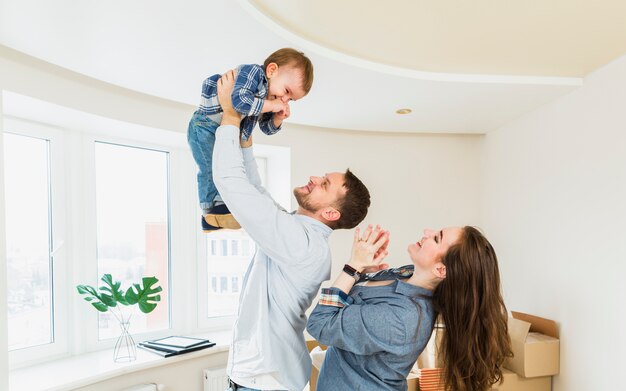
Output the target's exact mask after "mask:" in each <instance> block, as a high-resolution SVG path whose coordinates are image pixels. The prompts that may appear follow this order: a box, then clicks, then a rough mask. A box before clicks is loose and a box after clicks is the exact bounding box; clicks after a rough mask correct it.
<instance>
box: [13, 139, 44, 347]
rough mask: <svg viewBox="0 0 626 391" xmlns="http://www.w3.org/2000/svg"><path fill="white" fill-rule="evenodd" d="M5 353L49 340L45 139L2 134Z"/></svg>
mask: <svg viewBox="0 0 626 391" xmlns="http://www.w3.org/2000/svg"><path fill="white" fill-rule="evenodd" d="M4 168H5V170H4V176H5V202H6V208H5V210H6V243H7V284H8V292H7V305H8V332H9V335H8V344H9V350H15V349H20V348H28V347H33V346H37V345H42V344H49V343H51V342H53V339H54V334H53V324H54V311H53V305H54V304H53V298H54V295H53V292H52V286H53V275H52V254H51V249H52V229H51V228H52V223H51V214H52V213H51V212H52V211H51V201H52V200H51V194H50V159H49V141H48V140H45V139H41V138H34V137H27V136H22V135H17V134H11V133H5V135H4Z"/></svg>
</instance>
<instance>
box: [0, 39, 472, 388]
mask: <svg viewBox="0 0 626 391" xmlns="http://www.w3.org/2000/svg"><path fill="white" fill-rule="evenodd" d="M0 69H3V72H2V73H0V90H8V91H12V92H16V93H19V94H22V95H26V96H30V97H33V98H36V99H40V100H44V101H47V102H51V103H55V104H58V105H62V106H65V107H69V108H72V109H77V110H81V111H84V112H88V113H92V114H97V115H101V116H105V117H109V118H113V119H118V120H122V121H127V122H132V123H137V124H141V125H146V126H150V127H153V128H162V129H166V130H173V131H181V132H183V131H186V128H187V122H188V120H189V117H190V116H191V113H192V112H193V110H194V107H190V106H186V105H181V104H178V103H173V102H169V101H166V100H163V99H156V98H153V97H150V96H147V95H143V94H138V93H135V92H132V91H127V90H124V89H122V88H119V87H115V86H111V85H108V84H106V83H102V82H99V81H97V80H93V79H89V78H87V77H84V76H81V75H77V74H74V73H72V72H70V71H67V70H65V69H62V68H59V67H56V66H53V65H50V64H47V63H45V62H42V61H39V60H37V59H34V58H31V57H28V56H25V55H23V54H21V53H18V52H15V51H13V50H10V49H7V48H4V47H2V46H0ZM199 83H201V80H200V81H199ZM199 86H200V84H198V88H199ZM299 104H306V100H303V101H302V103H299ZM320 115H323V113H320ZM41 120H42V121H43V122H45V118H41ZM255 141H256V142H257V143H263V144H270V145H282V146H289V147H290V148H291V161H292V170H291V176H292V177H291V180H292V184H293V185H294V186H296V185H303V184H306V183H307V182H308V177H309V175H323V174H324V173H326V172H332V171H344V170H345V169H346V168H348V167H350V168H351V169H352V170H353V172H354V173H355V174H356V175H357V176H359V177H360V178H362V179H363V180H364V182H365V183H366V184H367V186H368V187H369V189H370V191H371V193H372V208H371V209H370V214H369V216H368V218H367V220H366V222H371V223H381V224H383V225H384V226H385V227H386V228H387V229H390V230H391V231H392V239H391V240H392V241H391V246H390V254H391V255H390V257H389V262H390V263H391V264H392V265H402V264H405V263H408V257H407V255H406V246H407V245H408V244H409V243H412V242H414V241H416V240H418V239H419V238H420V237H421V230H422V229H423V228H425V227H433V228H437V227H440V226H444V225H461V224H479V221H478V218H479V215H480V213H479V166H480V158H479V150H480V146H481V143H482V137H481V136H459V135H410V134H378V133H364V132H346V131H340V130H324V129H316V128H310V127H304V126H297V125H286V126H285V129H284V130H283V131H282V132H280V133H279V134H277V135H275V136H272V137H268V136H265V135H263V134H262V133H261V132H257V133H256V134H255ZM1 160H2V150H1V149H0V161H1ZM0 188H1V184H0ZM0 201H2V199H0ZM0 210H1V209H0ZM0 217H2V216H0ZM3 223H4V220H3V219H2V221H1V222H0V224H3ZM351 240H352V231H338V232H336V233H335V234H333V235H332V236H331V249H332V252H333V257H334V267H333V278H334V277H335V276H336V275H337V273H339V271H340V270H341V267H342V266H343V264H344V263H345V262H346V261H347V257H348V256H349V254H350V245H351ZM1 245H2V242H0V250H3V249H2V247H1ZM2 254H3V255H2V257H4V251H2ZM0 261H1V263H0V270H2V272H0V273H2V274H0V276H3V275H4V273H5V272H4V270H5V269H6V266H5V260H4V259H3V258H0ZM0 284H2V282H1V280H0ZM0 288H2V286H1V285H0ZM5 314H6V311H0V317H1V318H0V320H1V319H5V318H6V315H5ZM0 331H1V330H0ZM3 343H4V344H5V346H6V331H5V332H3V333H2V335H1V336H0V349H2V344H3ZM4 351H6V347H5V348H4V349H3V350H2V352H4ZM2 354H3V355H4V353H2ZM0 357H3V356H2V355H0ZM5 361H6V360H5ZM0 364H2V369H1V370H2V371H6V362H2V361H0ZM164 371H165V372H164V373H162V375H163V376H165V377H167V378H169V379H176V377H175V370H174V369H168V370H164ZM142 376H143V375H142ZM2 378H3V379H5V378H6V377H4V376H3V377H2ZM128 380H129V384H128V385H132V384H131V383H134V382H136V381H137V380H139V378H135V377H133V378H130V377H129V379H128ZM122 382H124V380H122ZM119 385H120V383H119V382H117V381H115V386H116V387H118V386H119ZM176 386H180V385H179V384H177V385H176ZM98 387H99V386H94V388H93V390H94V391H95V390H97V389H101V388H98ZM90 389H91V388H90ZM181 389H185V388H184V387H183V388H181Z"/></svg>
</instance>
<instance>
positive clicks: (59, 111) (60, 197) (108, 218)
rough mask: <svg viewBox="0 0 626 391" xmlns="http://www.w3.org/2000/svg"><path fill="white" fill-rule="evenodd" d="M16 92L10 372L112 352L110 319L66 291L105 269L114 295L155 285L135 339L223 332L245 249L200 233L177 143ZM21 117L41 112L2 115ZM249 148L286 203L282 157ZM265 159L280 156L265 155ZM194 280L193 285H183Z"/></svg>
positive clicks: (247, 254)
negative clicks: (115, 286) (142, 283)
mask: <svg viewBox="0 0 626 391" xmlns="http://www.w3.org/2000/svg"><path fill="white" fill-rule="evenodd" d="M16 95H17V94H12V93H9V92H7V91H4V92H3V103H7V102H8V103H11V104H7V105H5V106H6V107H17V105H18V103H19V104H20V105H23V106H24V110H22V111H19V110H16V113H11V112H9V111H8V110H5V111H4V113H3V114H4V116H3V118H2V120H3V121H4V129H5V132H4V133H3V136H2V137H3V143H2V144H3V145H2V147H3V148H2V156H0V159H1V160H2V161H1V162H0V170H3V174H4V175H3V178H4V183H3V187H4V190H5V205H4V210H5V211H6V221H5V223H6V224H5V226H6V232H2V233H0V235H6V244H7V246H6V250H7V254H6V255H7V268H8V269H7V272H8V286H7V288H8V290H7V292H6V294H5V296H4V297H5V300H7V303H8V305H7V312H8V313H7V316H6V319H7V320H8V330H9V341H8V342H9V350H10V352H9V365H10V367H11V368H16V367H21V366H26V365H30V364H33V363H35V362H42V361H45V360H46V359H47V358H51V357H59V356H62V355H68V354H69V355H71V354H75V353H78V352H81V353H82V352H86V351H92V350H98V349H104V348H113V346H114V343H115V339H116V337H117V336H118V335H119V325H118V322H117V320H116V319H115V318H114V317H112V316H111V315H110V314H105V315H101V314H100V313H98V312H97V311H95V309H94V308H93V307H92V306H91V305H90V304H89V303H87V302H85V301H83V300H80V299H78V298H77V295H78V294H77V292H76V288H75V284H89V285H94V286H99V285H100V281H99V279H100V277H101V276H102V274H104V273H110V274H112V275H113V276H114V278H115V279H116V280H119V281H121V282H122V285H123V287H124V288H128V282H129V281H133V282H136V280H137V279H138V278H139V277H140V276H144V275H145V276H147V275H155V276H156V277H157V278H159V284H160V285H161V287H162V288H163V292H162V293H161V302H160V303H159V305H158V306H157V309H156V310H155V311H154V312H152V313H150V314H149V315H144V314H141V313H134V314H133V315H132V320H131V333H132V334H133V336H134V337H135V338H136V340H143V339H150V338H159V337H164V336H166V335H176V334H191V333H197V332H202V331H205V330H206V329H208V328H216V327H228V326H229V325H231V324H232V322H233V320H234V315H235V314H236V313H237V310H238V309H237V306H238V301H239V294H240V292H241V290H242V284H243V279H244V275H245V272H246V270H247V268H248V265H249V262H250V259H251V257H252V256H253V255H254V252H255V244H254V242H253V241H252V240H251V239H250V238H249V236H248V235H247V233H246V232H245V231H243V230H236V231H231V230H223V231H217V232H214V233H211V234H208V235H207V234H206V233H203V232H202V231H201V230H200V229H199V228H200V227H199V224H198V223H199V222H198V221H197V218H198V216H199V211H198V210H197V209H196V208H195V206H196V205H197V190H196V182H195V173H196V166H195V163H194V161H193V158H192V157H191V154H190V152H189V149H188V146H187V142H186V138H185V135H184V134H182V133H174V132H166V131H162V130H159V129H146V128H143V127H137V126H136V125H132V124H125V123H122V122H120V121H112V120H108V119H106V118H101V117H95V116H91V115H89V114H86V113H79V112H77V111H75V110H68V109H64V108H62V107H60V106H54V107H53V106H52V105H48V104H46V103H45V102H41V101H35V100H33V99H31V98H27V97H23V96H21V97H19V99H18V98H15V96H16ZM12 99H15V100H14V101H13V100H12ZM28 112H33V113H39V112H46V113H51V115H46V116H45V119H44V120H45V121H46V122H48V124H47V125H42V124H41V123H40V122H41V121H42V118H34V119H33V121H29V120H27V119H20V118H16V117H11V115H15V114H23V113H28ZM146 130H148V131H146ZM272 148H274V149H272ZM255 151H256V152H257V153H259V152H260V153H261V154H262V155H263V156H262V157H261V158H260V160H259V162H260V163H259V167H260V171H261V178H262V180H263V181H264V184H265V185H266V188H267V189H268V190H269V191H270V192H272V193H273V194H274V198H275V199H276V200H277V201H278V202H279V203H281V204H282V205H288V203H289V202H290V201H289V199H290V191H289V186H288V185H289V184H288V178H290V173H289V172H288V169H289V160H288V149H286V148H282V147H264V146H262V145H257V146H256V148H255ZM276 151H278V152H276ZM272 153H274V154H275V155H276V156H279V157H280V158H273V157H267V156H269V155H271V154H272ZM276 159H278V160H276ZM281 159H282V160H281ZM270 170H271V172H272V173H274V172H276V174H277V176H276V177H275V176H274V175H272V176H268V175H267V173H268V172H269V171H270ZM281 170H282V171H281ZM285 170H286V171H285ZM281 181H282V182H281ZM170 189H176V191H170ZM272 189H274V190H272ZM276 189H279V190H276ZM275 192H276V193H275ZM194 233H195V234H194ZM193 262H196V265H197V267H190V266H191V265H193ZM194 278H197V286H196V284H189V281H192V280H193V279H194ZM170 287H180V288H178V289H179V290H178V291H176V292H174V293H172V292H170ZM174 289H177V288H174ZM174 300H176V302H174ZM78 302H80V304H77V305H75V306H74V304H75V303H78ZM177 304H178V305H177ZM190 306H191V307H190ZM70 308H71V309H72V311H69V309H70ZM124 308H125V309H131V308H130V307H124ZM190 308H197V311H190V310H189V309H190ZM190 313H191V314H190ZM196 314H197V318H194V317H195V316H196ZM69 341H72V343H69Z"/></svg>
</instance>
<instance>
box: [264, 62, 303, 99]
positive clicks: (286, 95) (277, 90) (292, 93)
mask: <svg viewBox="0 0 626 391" xmlns="http://www.w3.org/2000/svg"><path fill="white" fill-rule="evenodd" d="M268 83H269V91H268V94H267V95H268V96H267V97H268V99H280V100H282V101H283V102H285V103H287V102H289V101H290V100H298V99H300V98H302V97H303V96H304V95H306V94H305V92H304V89H303V88H302V71H301V70H300V69H298V68H295V67H293V66H291V65H282V66H279V67H278V68H277V69H276V71H274V72H273V73H272V74H271V75H268Z"/></svg>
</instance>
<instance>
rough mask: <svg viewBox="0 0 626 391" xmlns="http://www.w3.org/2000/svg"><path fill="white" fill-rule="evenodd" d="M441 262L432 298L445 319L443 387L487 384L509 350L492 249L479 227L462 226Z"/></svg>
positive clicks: (464, 389) (465, 389) (466, 390)
mask: <svg viewBox="0 0 626 391" xmlns="http://www.w3.org/2000/svg"><path fill="white" fill-rule="evenodd" d="M442 262H443V264H444V265H445V266H446V278H445V279H444V280H443V281H442V282H441V283H440V284H439V285H438V286H437V288H436V289H435V291H434V295H433V303H434V305H435V309H436V310H437V311H438V312H439V314H440V316H441V317H442V320H443V322H444V324H445V332H444V334H443V336H442V338H441V343H440V346H439V347H438V349H439V354H440V356H441V359H442V362H443V380H444V382H445V385H446V390H447V391H485V390H488V389H489V388H491V386H492V385H493V384H494V383H497V382H498V381H501V379H502V364H503V363H504V360H505V359H506V358H507V357H509V356H511V354H512V353H511V343H510V340H509V335H508V327H507V318H508V314H507V310H506V307H505V305H504V300H503V299H502V294H501V292H500V272H499V269H498V259H497V258H496V253H495V251H494V249H493V247H492V246H491V244H490V243H489V241H487V239H486V238H485V237H484V236H483V234H482V233H480V231H478V230H477V229H476V228H474V227H464V228H463V233H462V234H461V237H460V238H459V241H458V242H457V243H455V244H454V245H452V246H451V247H450V248H449V249H448V251H447V253H446V254H445V255H444V257H443V259H442Z"/></svg>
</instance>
